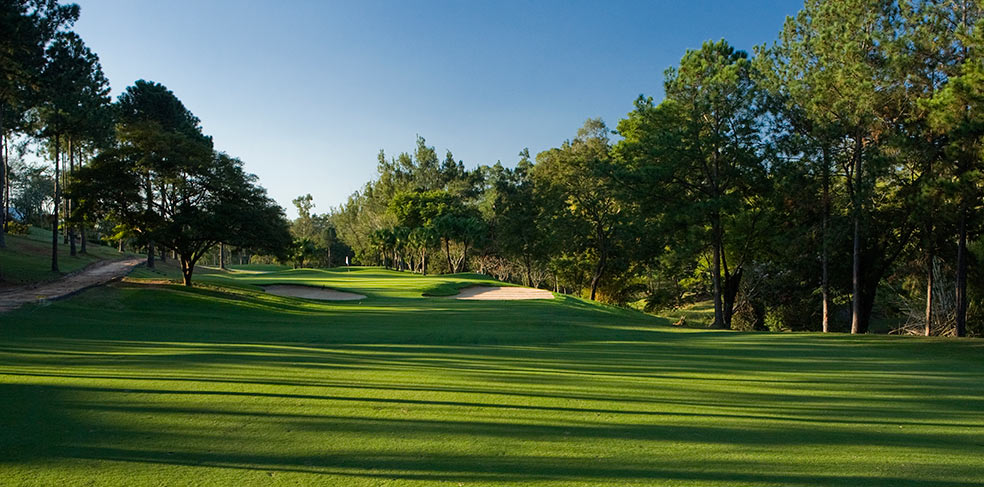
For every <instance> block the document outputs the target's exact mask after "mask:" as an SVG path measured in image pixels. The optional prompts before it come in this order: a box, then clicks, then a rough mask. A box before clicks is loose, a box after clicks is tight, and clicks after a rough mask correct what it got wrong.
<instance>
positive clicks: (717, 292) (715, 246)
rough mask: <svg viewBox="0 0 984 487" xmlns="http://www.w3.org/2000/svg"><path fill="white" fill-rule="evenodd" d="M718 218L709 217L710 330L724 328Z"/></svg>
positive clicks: (719, 225) (715, 215) (714, 216)
mask: <svg viewBox="0 0 984 487" xmlns="http://www.w3.org/2000/svg"><path fill="white" fill-rule="evenodd" d="M720 227H721V221H720V217H719V216H718V215H717V214H716V213H715V214H714V215H713V216H712V217H711V233H712V236H711V240H712V243H711V247H712V250H711V254H712V255H711V259H712V260H713V262H712V263H711V283H712V284H713V285H714V323H712V324H711V327H712V328H724V327H725V323H724V305H723V303H722V302H721V243H720Z"/></svg>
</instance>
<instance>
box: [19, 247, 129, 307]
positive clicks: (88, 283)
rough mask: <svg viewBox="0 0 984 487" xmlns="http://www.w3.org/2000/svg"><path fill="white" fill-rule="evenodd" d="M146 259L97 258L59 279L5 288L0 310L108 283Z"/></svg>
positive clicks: (67, 294) (64, 295) (59, 297)
mask: <svg viewBox="0 0 984 487" xmlns="http://www.w3.org/2000/svg"><path fill="white" fill-rule="evenodd" d="M143 261H144V259H128V260H112V261H102V262H97V263H95V264H93V265H91V266H89V267H86V268H85V269H83V270H81V271H79V272H77V273H75V274H71V275H69V276H66V277H63V278H61V279H58V280H57V281H52V282H47V283H44V284H41V285H37V286H19V287H15V288H10V289H5V290H3V291H0V313H2V312H4V311H10V310H13V309H17V308H19V307H21V306H22V305H25V304H27V303H34V302H37V301H42V300H49V301H50V300H54V299H61V298H64V297H68V296H71V295H73V294H75V293H77V292H79V291H81V290H83V289H87V288H90V287H93V286H99V285H102V284H106V283H107V282H110V281H114V280H116V279H119V278H121V277H123V276H125V275H127V274H129V273H130V271H131V270H133V268H134V267H136V266H137V264H140V263H141V262H143Z"/></svg>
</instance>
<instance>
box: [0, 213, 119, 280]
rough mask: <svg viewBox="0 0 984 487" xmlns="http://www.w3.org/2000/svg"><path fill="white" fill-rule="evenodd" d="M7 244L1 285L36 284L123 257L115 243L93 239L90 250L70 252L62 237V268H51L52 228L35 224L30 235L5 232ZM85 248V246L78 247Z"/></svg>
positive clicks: (0, 255)
mask: <svg viewBox="0 0 984 487" xmlns="http://www.w3.org/2000/svg"><path fill="white" fill-rule="evenodd" d="M5 237H6V240H7V248H6V249H0V285H4V284H6V285H18V284H34V283H40V282H45V281H51V280H54V279H58V278H59V277H61V276H63V275H65V274H68V273H71V272H75V271H79V270H81V269H82V268H84V267H85V266H87V265H89V264H92V263H94V262H97V261H100V260H107V259H114V260H115V259H122V258H125V257H127V256H128V255H129V254H121V253H120V252H118V251H117V250H116V249H114V248H112V247H107V246H105V245H98V244H95V243H92V242H89V243H88V244H87V245H86V253H85V254H78V255H76V256H75V257H72V256H70V255H69V246H68V245H67V244H66V245H63V244H62V240H59V241H58V270H60V271H61V272H51V229H47V230H45V229H42V228H37V227H31V230H30V233H28V234H27V235H9V234H8V235H5ZM78 248H79V249H80V250H81V246H79V247H78Z"/></svg>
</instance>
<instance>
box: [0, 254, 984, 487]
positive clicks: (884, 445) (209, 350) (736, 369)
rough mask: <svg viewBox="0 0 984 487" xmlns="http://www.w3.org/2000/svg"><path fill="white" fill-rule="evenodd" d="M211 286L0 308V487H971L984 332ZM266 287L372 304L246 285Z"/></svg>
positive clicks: (344, 273)
mask: <svg viewBox="0 0 984 487" xmlns="http://www.w3.org/2000/svg"><path fill="white" fill-rule="evenodd" d="M165 273H166V272H165ZM200 281H201V282H202V283H203V284H204V285H203V286H202V287H196V288H191V289H186V288H183V287H181V286H173V285H145V284H137V283H135V282H123V283H118V284H115V285H113V286H112V287H104V288H98V289H93V290H89V291H86V292H85V293H82V294H80V295H78V296H76V297H74V298H71V299H68V300H64V301H58V302H54V303H51V304H49V305H47V306H41V305H36V306H35V305H32V306H30V307H26V308H22V309H20V310H18V311H16V312H14V313H12V314H6V315H0V398H3V401H2V407H0V479H2V480H0V483H2V484H4V485H162V484H167V485H354V486H371V485H387V486H410V485H413V486H417V485H449V486H458V485H469V486H473V485H488V486H492V485H516V486H520V485H522V486H527V485H551V486H571V485H583V486H594V485H619V486H621V485H691V486H698V485H699V486H753V485H754V486H762V485H772V486H780V485H783V486H828V485H843V486H857V485H874V486H907V485H909V486H927V487H928V486H972V485H981V483H984V462H982V461H981V459H982V458H984V341H980V340H961V341H957V340H945V339H918V338H906V337H894V336H844V335H839V336H823V335H818V334H753V333H731V332H720V331H705V330H693V329H687V328H676V327H670V326H666V323H667V320H665V319H657V318H652V317H649V316H646V315H643V314H641V313H636V312H632V311H625V310H621V309H616V308H608V307H602V306H597V305H594V304H591V303H588V302H585V301H583V300H580V299H575V298H571V297H567V296H561V297H558V298H557V299H555V300H553V301H516V302H483V301H457V300H453V299H446V298H423V297H421V293H422V292H423V291H424V290H426V289H432V288H433V287H434V286H436V285H441V284H442V283H443V284H446V285H452V286H453V285H457V284H460V283H465V282H482V281H483V279H481V278H477V277H476V276H450V277H420V276H411V275H408V274H401V273H397V272H392V271H385V270H381V269H364V270H361V269H360V270H347V269H336V270H330V271H322V270H312V269H303V270H285V271H279V272H274V273H269V274H246V273H235V272H232V273H212V274H204V275H201V276H200ZM274 282H277V283H288V282H289V283H299V284H307V285H316V286H328V287H333V288H337V289H343V290H347V291H354V292H359V293H362V294H365V295H367V296H368V298H367V299H365V300H362V301H347V302H316V301H309V300H302V299H293V298H281V297H276V296H271V295H267V294H264V293H261V292H259V291H257V290H256V289H257V287H256V286H258V285H262V284H269V283H274ZM230 285H231V286H234V287H227V286H230Z"/></svg>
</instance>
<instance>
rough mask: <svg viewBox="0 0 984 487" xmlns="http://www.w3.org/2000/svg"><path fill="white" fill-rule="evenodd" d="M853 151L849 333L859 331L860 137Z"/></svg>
mask: <svg viewBox="0 0 984 487" xmlns="http://www.w3.org/2000/svg"><path fill="white" fill-rule="evenodd" d="M855 144H856V147H855V151H854V180H855V183H854V250H853V254H854V261H853V266H852V273H851V292H852V296H851V333H852V334H857V333H861V325H862V324H861V139H860V138H858V140H857V141H856V142H855Z"/></svg>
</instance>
